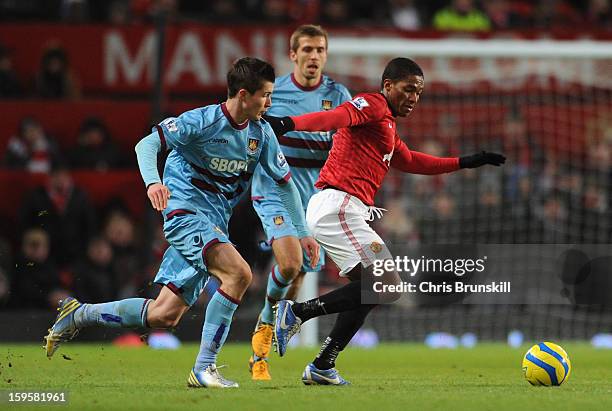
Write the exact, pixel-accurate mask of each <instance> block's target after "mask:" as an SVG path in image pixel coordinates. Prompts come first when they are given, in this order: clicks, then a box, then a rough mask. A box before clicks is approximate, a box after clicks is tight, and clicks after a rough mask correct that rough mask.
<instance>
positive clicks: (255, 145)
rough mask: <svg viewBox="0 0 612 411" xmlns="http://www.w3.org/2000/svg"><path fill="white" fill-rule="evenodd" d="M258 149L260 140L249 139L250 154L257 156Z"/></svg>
mask: <svg viewBox="0 0 612 411" xmlns="http://www.w3.org/2000/svg"><path fill="white" fill-rule="evenodd" d="M258 148H259V140H257V139H256V138H249V145H248V147H247V150H248V152H249V154H255V153H256V152H257V149H258Z"/></svg>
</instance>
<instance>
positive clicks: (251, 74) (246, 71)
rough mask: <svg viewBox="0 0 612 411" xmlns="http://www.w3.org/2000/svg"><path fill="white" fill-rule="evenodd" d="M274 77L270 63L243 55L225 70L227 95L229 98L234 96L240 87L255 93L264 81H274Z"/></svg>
mask: <svg viewBox="0 0 612 411" xmlns="http://www.w3.org/2000/svg"><path fill="white" fill-rule="evenodd" d="M274 78H275V74H274V67H272V65H271V64H270V63H268V62H266V61H263V60H260V59H257V58H254V57H243V58H241V59H239V60H236V61H235V62H234V65H233V66H232V67H231V68H230V70H229V71H228V72H227V95H228V97H229V98H232V97H235V96H236V94H238V92H239V91H240V89H245V90H246V91H248V92H249V93H251V94H255V92H256V91H257V90H259V89H260V88H261V87H262V86H263V84H264V82H265V81H269V82H270V83H274Z"/></svg>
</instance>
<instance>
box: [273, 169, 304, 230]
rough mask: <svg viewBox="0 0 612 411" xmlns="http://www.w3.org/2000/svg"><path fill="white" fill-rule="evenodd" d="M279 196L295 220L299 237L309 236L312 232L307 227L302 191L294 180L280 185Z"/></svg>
mask: <svg viewBox="0 0 612 411" xmlns="http://www.w3.org/2000/svg"><path fill="white" fill-rule="evenodd" d="M278 196H279V197H280V199H281V201H282V202H283V204H284V205H285V208H286V209H287V213H289V217H291V221H292V222H293V226H294V227H295V229H296V231H297V234H298V237H299V238H304V237H308V236H309V235H310V233H308V230H307V229H306V220H305V219H304V210H303V209H302V201H301V199H300V192H299V191H298V189H297V186H296V185H295V183H294V182H293V180H292V179H291V180H289V181H288V182H287V183H286V184H279V185H278Z"/></svg>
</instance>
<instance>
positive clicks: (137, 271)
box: [104, 209, 149, 298]
mask: <svg viewBox="0 0 612 411" xmlns="http://www.w3.org/2000/svg"><path fill="white" fill-rule="evenodd" d="M104 238H105V239H106V240H107V241H108V242H109V244H110V245H111V247H112V250H113V262H112V270H113V271H114V272H115V273H117V278H116V281H117V283H118V286H119V290H118V296H117V297H118V298H125V297H127V296H131V295H137V294H139V292H138V291H139V289H141V288H143V287H144V285H145V284H146V283H147V282H148V280H149V279H148V278H145V276H144V275H143V273H142V266H141V259H140V254H139V251H140V250H139V247H138V244H137V241H136V228H135V224H134V221H133V220H132V219H131V217H130V216H129V215H128V214H127V213H125V212H124V211H122V210H120V209H115V210H112V211H111V212H110V213H109V215H108V217H107V219H106V224H105V226H104Z"/></svg>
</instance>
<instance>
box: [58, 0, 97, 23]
mask: <svg viewBox="0 0 612 411" xmlns="http://www.w3.org/2000/svg"><path fill="white" fill-rule="evenodd" d="M60 15H61V18H62V20H63V21H65V22H68V23H87V22H88V21H89V20H90V14H89V1H88V0H62V5H61V11H60Z"/></svg>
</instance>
